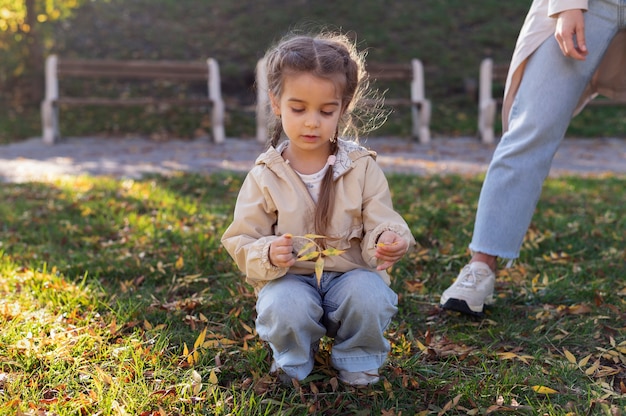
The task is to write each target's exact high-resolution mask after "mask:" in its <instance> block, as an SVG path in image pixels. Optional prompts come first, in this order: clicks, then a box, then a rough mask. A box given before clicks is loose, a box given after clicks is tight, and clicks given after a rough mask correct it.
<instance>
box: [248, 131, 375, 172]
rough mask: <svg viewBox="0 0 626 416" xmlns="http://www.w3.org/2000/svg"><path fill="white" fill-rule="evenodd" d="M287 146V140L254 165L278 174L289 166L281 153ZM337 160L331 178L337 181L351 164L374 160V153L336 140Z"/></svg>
mask: <svg viewBox="0 0 626 416" xmlns="http://www.w3.org/2000/svg"><path fill="white" fill-rule="evenodd" d="M288 146H289V140H285V141H284V142H282V143H280V144H279V145H278V146H276V147H275V148H274V147H270V148H269V149H267V150H266V151H265V152H264V153H262V154H261V155H259V157H258V158H257V159H256V161H255V163H254V164H255V165H265V166H267V167H268V168H269V169H271V170H272V171H274V172H276V173H280V172H281V171H283V170H284V169H286V168H287V166H289V164H288V163H287V161H285V159H283V157H282V153H283V151H284V150H285V149H286V148H287V147H288ZM335 156H336V157H337V160H336V161H335V164H334V165H333V177H334V179H337V178H338V177H340V176H341V175H343V174H345V173H346V172H347V171H349V170H350V169H352V164H353V163H354V162H355V161H356V160H358V159H360V158H363V157H371V158H373V159H374V160H376V152H375V151H373V150H369V149H366V148H365V147H363V146H361V145H360V144H358V143H357V142H354V141H350V140H344V139H338V149H337V154H336V155H335Z"/></svg>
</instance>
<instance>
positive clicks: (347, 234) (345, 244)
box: [326, 224, 363, 250]
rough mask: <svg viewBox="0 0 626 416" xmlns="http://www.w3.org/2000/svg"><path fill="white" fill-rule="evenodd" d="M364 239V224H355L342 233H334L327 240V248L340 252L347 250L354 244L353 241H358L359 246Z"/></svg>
mask: <svg viewBox="0 0 626 416" xmlns="http://www.w3.org/2000/svg"><path fill="white" fill-rule="evenodd" d="M362 238H363V224H355V225H353V226H352V227H350V228H349V229H347V230H344V231H343V232H342V233H339V234H336V233H333V235H332V236H331V237H328V238H326V246H327V247H332V248H336V249H339V250H347V249H349V248H350V247H351V246H352V244H353V243H354V241H353V240H358V243H357V244H360V242H361V239H362Z"/></svg>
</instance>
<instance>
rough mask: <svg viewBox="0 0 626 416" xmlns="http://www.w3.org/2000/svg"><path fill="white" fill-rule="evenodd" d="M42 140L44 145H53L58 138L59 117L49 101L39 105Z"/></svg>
mask: <svg viewBox="0 0 626 416" xmlns="http://www.w3.org/2000/svg"><path fill="white" fill-rule="evenodd" d="M41 125H42V136H41V138H42V140H43V142H44V143H45V144H54V142H55V140H56V139H58V138H59V115H58V110H57V108H56V106H54V105H53V104H52V102H51V101H48V100H45V101H43V102H42V103H41Z"/></svg>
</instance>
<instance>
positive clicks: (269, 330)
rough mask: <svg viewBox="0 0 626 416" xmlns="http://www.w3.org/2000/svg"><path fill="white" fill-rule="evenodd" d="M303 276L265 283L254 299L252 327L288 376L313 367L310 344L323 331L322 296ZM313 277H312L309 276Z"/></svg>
mask: <svg viewBox="0 0 626 416" xmlns="http://www.w3.org/2000/svg"><path fill="white" fill-rule="evenodd" d="M311 279H312V278H310V277H307V276H297V275H286V276H283V277H282V278H280V279H277V280H273V281H271V282H270V283H268V284H267V285H265V286H264V287H263V288H262V289H261V291H260V292H259V296H258V299H257V304H256V309H257V319H256V330H257V332H258V334H259V337H260V338H261V339H262V340H264V341H267V342H268V343H269V345H270V347H271V349H272V352H273V357H274V360H275V362H276V364H277V366H278V367H279V368H280V369H282V370H283V371H284V372H285V374H287V375H288V376H289V377H291V378H296V379H298V380H302V379H304V378H305V377H306V376H308V375H309V373H310V372H311V371H312V370H313V364H314V348H313V347H314V346H315V344H316V343H317V342H319V340H320V338H322V337H323V336H324V334H325V333H326V328H324V326H322V324H321V323H320V321H321V319H322V315H323V312H324V311H323V309H322V299H321V295H320V294H319V293H318V291H317V290H316V289H315V288H314V287H313V286H311V284H310V283H309V282H308V280H311ZM313 280H314V279H313Z"/></svg>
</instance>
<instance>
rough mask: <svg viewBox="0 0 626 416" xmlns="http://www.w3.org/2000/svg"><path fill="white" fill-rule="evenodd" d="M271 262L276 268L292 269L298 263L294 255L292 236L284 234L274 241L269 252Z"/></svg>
mask: <svg viewBox="0 0 626 416" xmlns="http://www.w3.org/2000/svg"><path fill="white" fill-rule="evenodd" d="M269 257H270V262H271V263H272V264H273V265H274V266H276V267H291V266H293V265H294V263H295V262H296V256H294V255H293V242H292V240H291V234H284V235H281V236H280V237H278V238H277V239H276V240H274V241H272V243H271V244H270V250H269Z"/></svg>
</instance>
